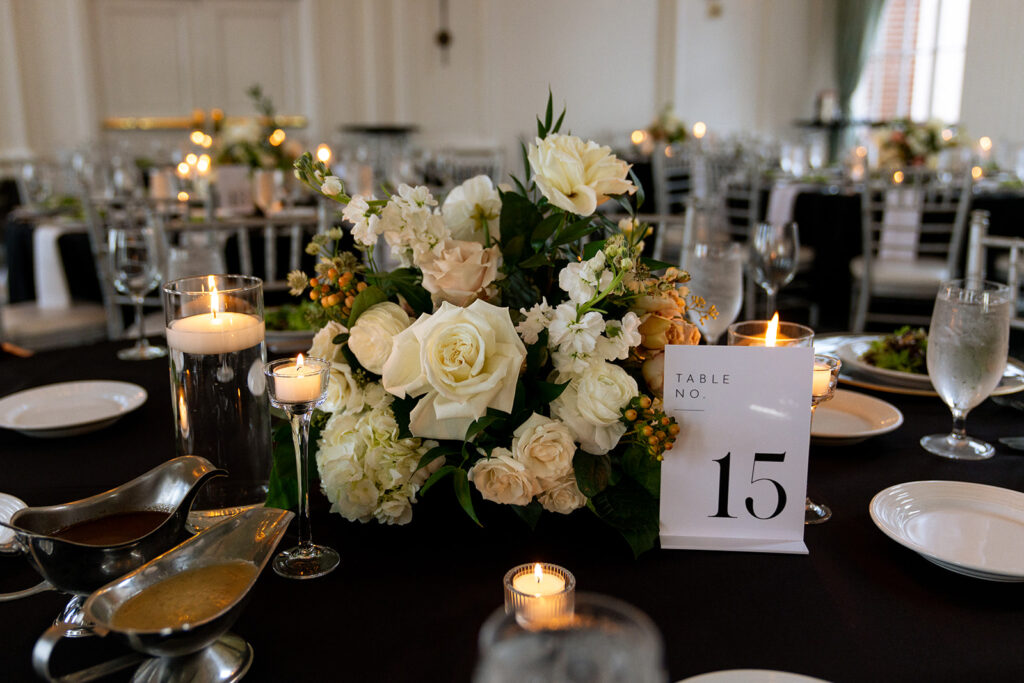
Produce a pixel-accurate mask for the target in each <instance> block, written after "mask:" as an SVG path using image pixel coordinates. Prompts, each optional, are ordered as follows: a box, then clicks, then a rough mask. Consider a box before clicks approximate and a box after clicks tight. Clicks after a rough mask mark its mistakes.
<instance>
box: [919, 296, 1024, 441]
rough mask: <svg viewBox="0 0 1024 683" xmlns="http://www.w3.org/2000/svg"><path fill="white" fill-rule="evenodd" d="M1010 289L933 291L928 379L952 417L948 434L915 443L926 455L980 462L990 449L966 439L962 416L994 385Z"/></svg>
mask: <svg viewBox="0 0 1024 683" xmlns="http://www.w3.org/2000/svg"><path fill="white" fill-rule="evenodd" d="M1012 302H1013V296H1012V293H1011V292H1010V288H1009V287H1007V286H1006V285H1001V284H998V283H995V282H985V281H982V280H951V281H949V282H945V283H943V284H942V286H941V287H939V292H938V294H937V295H936V297H935V308H934V309H933V311H932V321H931V326H930V327H929V329H928V352H927V358H928V377H929V379H931V381H932V385H934V387H935V391H936V392H938V394H939V396H940V397H941V398H942V400H943V401H944V402H945V404H946V405H947V406H949V409H950V410H951V411H952V413H953V430H952V431H951V432H950V433H949V434H932V435H930V436H926V437H924V438H922V439H921V445H922V446H923V447H924V449H925V450H927V451H928V452H930V453H934V454H935V455H940V456H942V457H944V458H951V459H953V460H983V459H985V458H990V457H992V455H993V454H994V453H995V449H994V448H993V447H992V446H991V445H989V444H987V443H985V442H984V441H981V440H980V439H975V438H973V437H970V436H968V435H967V431H966V425H967V413H968V412H969V411H970V410H971V408H974V407H975V406H976V405H978V404H979V403H981V402H982V401H983V400H985V398H987V397H988V395H989V394H991V393H992V390H993V389H995V388H996V386H997V385H998V384H999V380H1000V379H1001V378H1002V376H1003V372H1004V370H1005V369H1006V358H1007V354H1008V352H1009V341H1010V306H1011V304H1012Z"/></svg>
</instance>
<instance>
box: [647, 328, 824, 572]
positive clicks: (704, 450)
mask: <svg viewBox="0 0 1024 683" xmlns="http://www.w3.org/2000/svg"><path fill="white" fill-rule="evenodd" d="M665 353H666V357H665V394H664V395H665V411H666V412H667V413H668V414H670V415H672V416H673V417H675V418H676V420H677V421H678V422H679V425H680V427H681V428H682V431H681V432H680V433H679V436H678V438H676V442H675V446H674V447H673V448H672V450H671V451H669V452H667V453H665V460H664V461H663V462H662V468H661V547H662V548H690V549H698V550H738V551H751V552H779V553H806V552H807V546H805V545H804V542H803V534H804V498H805V494H806V490H807V451H808V444H809V443H810V429H811V377H812V369H813V364H814V358H813V354H814V351H813V349H811V348H810V347H779V348H765V347H744V346H668V347H666V348H665Z"/></svg>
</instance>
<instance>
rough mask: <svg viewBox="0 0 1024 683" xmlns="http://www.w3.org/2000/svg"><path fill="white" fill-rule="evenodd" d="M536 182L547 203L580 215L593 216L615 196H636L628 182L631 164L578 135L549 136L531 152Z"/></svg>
mask: <svg viewBox="0 0 1024 683" xmlns="http://www.w3.org/2000/svg"><path fill="white" fill-rule="evenodd" d="M528 157H529V160H530V166H531V168H533V181H534V182H536V183H537V186H538V187H539V188H540V191H541V192H542V193H543V194H544V196H545V197H547V198H548V201H549V202H551V203H552V204H554V205H555V206H557V207H558V208H560V209H565V210H566V211H571V212H573V213H575V214H579V215H580V216H589V215H590V214H592V213H594V211H595V210H596V209H597V207H598V205H599V204H601V203H603V202H604V201H605V200H606V199H608V195H613V194H626V193H629V194H633V193H634V192H636V186H635V185H633V183H632V182H630V181H629V180H626V176H627V174H628V173H629V164H627V163H626V162H625V161H622V160H620V159H618V158H616V156H615V155H614V154H612V151H611V149H610V148H608V147H602V146H600V145H598V144H597V143H596V142H592V141H590V142H584V141H583V140H581V139H580V138H578V137H576V136H575V135H559V134H557V133H554V134H551V135H548V136H547V137H546V138H544V139H543V140H541V139H540V138H537V141H536V144H532V145H530V150H529V152H528Z"/></svg>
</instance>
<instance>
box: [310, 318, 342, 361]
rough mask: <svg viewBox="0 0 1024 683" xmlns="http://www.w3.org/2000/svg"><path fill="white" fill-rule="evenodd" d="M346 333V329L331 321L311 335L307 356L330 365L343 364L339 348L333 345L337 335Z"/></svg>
mask: <svg viewBox="0 0 1024 683" xmlns="http://www.w3.org/2000/svg"><path fill="white" fill-rule="evenodd" d="M345 332H348V328H347V327H345V326H344V325H342V324H341V323H336V322H334V321H333V320H332V321H330V322H328V323H327V324H326V325H324V326H323V327H321V328H320V329H319V330H317V333H316V334H314V335H313V343H312V345H310V347H309V353H308V354H307V355H309V356H311V357H312V358H322V359H324V360H325V361H328V362H331V363H338V362H344V361H345V356H344V354H342V352H341V347H340V346H338V345H337V344H335V343H334V341H333V340H334V338H335V337H337V336H338V335H339V334H343V333H345Z"/></svg>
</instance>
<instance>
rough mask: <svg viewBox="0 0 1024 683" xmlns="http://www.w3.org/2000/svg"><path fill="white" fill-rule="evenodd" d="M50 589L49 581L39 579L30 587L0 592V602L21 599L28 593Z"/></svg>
mask: <svg viewBox="0 0 1024 683" xmlns="http://www.w3.org/2000/svg"><path fill="white" fill-rule="evenodd" d="M50 590H53V586H52V585H50V582H49V581H41V582H39V583H37V584H36V585H34V586H32V587H31V588H26V589H25V590H20V591H14V592H13V593H0V602H10V601H12V600H21V599H22V598H27V597H28V596H30V595H35V594H36V593H43V592H45V591H50Z"/></svg>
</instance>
